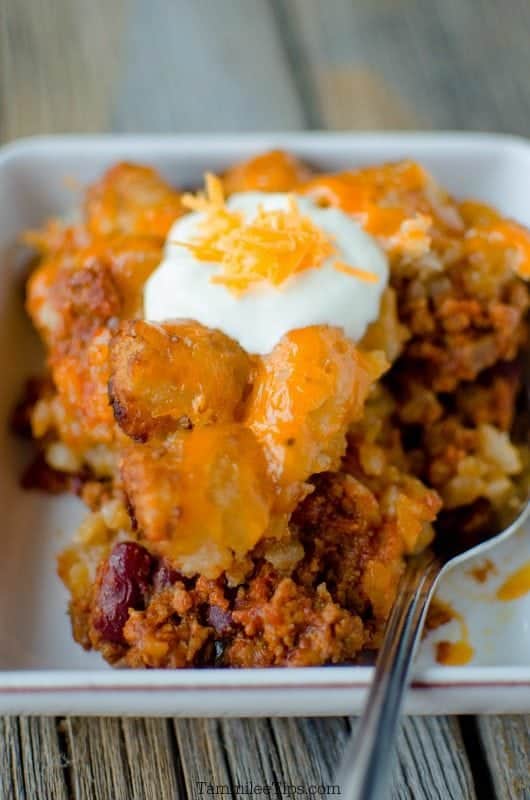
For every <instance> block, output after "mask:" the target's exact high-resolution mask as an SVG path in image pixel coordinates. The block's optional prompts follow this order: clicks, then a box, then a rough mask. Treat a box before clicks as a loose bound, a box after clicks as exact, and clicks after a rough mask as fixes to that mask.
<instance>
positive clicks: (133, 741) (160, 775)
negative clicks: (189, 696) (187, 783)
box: [121, 719, 178, 800]
mask: <svg viewBox="0 0 530 800" xmlns="http://www.w3.org/2000/svg"><path fill="white" fill-rule="evenodd" d="M121 728H122V732H123V737H124V740H125V751H126V754H127V763H128V765H129V772H130V776H131V785H132V795H131V796H132V797H134V798H135V800H136V798H139V799H141V798H144V797H145V798H149V799H151V798H154V797H157V798H160V800H163V798H168V800H173V798H176V797H177V793H178V780H177V770H176V758H175V756H176V754H175V753H174V750H173V737H172V731H171V728H170V723H169V722H167V721H166V720H160V719H159V720H157V719H124V720H122V723H121ZM155 787H156V789H157V791H156V792H154V789H155Z"/></svg>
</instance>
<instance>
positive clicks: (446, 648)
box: [431, 600, 475, 667]
mask: <svg viewBox="0 0 530 800" xmlns="http://www.w3.org/2000/svg"><path fill="white" fill-rule="evenodd" d="M435 602H436V606H435V614H436V616H437V617H438V619H439V621H438V624H442V625H443V624H444V623H445V622H449V621H450V620H451V619H454V620H456V622H458V625H459V627H460V639H459V640H458V641H456V642H449V641H442V642H437V643H436V661H437V662H438V664H444V665H445V666H448V667H459V666H463V665H464V664H468V663H469V662H470V661H471V659H472V658H473V656H474V655H475V650H474V648H473V647H472V646H471V645H470V644H469V632H468V629H467V625H466V623H465V620H464V618H463V616H462V615H461V614H459V613H458V611H455V610H454V608H453V607H452V606H450V605H449V603H444V602H442V601H441V600H436V601H435ZM432 627H437V626H434V625H431V628H432Z"/></svg>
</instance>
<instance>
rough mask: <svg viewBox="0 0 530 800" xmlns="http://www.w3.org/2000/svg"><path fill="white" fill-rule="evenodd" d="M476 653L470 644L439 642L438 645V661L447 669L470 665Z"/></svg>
mask: <svg viewBox="0 0 530 800" xmlns="http://www.w3.org/2000/svg"><path fill="white" fill-rule="evenodd" d="M474 655H475V651H474V650H473V648H472V647H471V645H470V644H469V643H468V642H465V641H458V642H438V644H437V645H436V661H437V662H438V663H439V664H444V665H445V666H447V667H460V666H462V665H463V664H468V663H469V662H470V661H471V659H472V658H473V656H474Z"/></svg>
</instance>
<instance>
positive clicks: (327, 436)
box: [246, 325, 383, 504]
mask: <svg viewBox="0 0 530 800" xmlns="http://www.w3.org/2000/svg"><path fill="white" fill-rule="evenodd" d="M382 367H383V359H382V357H379V356H378V355H376V354H368V353H361V352H360V351H359V350H358V349H357V348H356V347H355V345H354V344H353V342H352V341H351V340H349V339H348V338H346V336H345V335H344V334H343V332H342V331H341V330H340V329H338V328H332V327H328V326H323V325H322V326H321V325H315V326H311V327H308V328H300V329H298V330H295V331H291V332H290V333H288V334H286V335H285V336H284V337H283V338H282V340H281V341H280V343H279V344H278V345H277V346H276V347H275V348H274V350H273V351H272V353H271V354H270V355H268V356H266V357H265V358H264V359H263V360H262V362H261V366H260V367H259V369H258V374H257V377H256V380H255V382H254V386H253V390H252V394H251V396H250V399H249V403H248V410H247V416H246V424H248V425H249V426H250V427H251V429H252V430H253V431H254V433H255V434H256V436H257V437H258V439H259V441H260V442H262V444H263V445H264V448H265V451H266V454H267V457H268V460H269V465H270V469H271V472H272V474H273V475H274V477H275V479H276V480H277V481H278V483H279V484H280V485H281V486H282V487H284V488H285V489H286V490H288V492H289V494H288V497H286V502H287V503H288V504H292V503H293V502H296V501H297V500H298V499H299V493H300V482H301V481H302V482H303V481H305V480H307V478H309V476H310V475H312V474H314V473H317V472H324V471H326V470H333V469H337V467H338V466H339V461H340V458H341V457H342V455H343V452H344V449H345V434H346V430H347V428H348V426H349V425H350V424H351V423H352V422H353V421H355V420H356V419H358V418H359V417H360V416H361V413H362V410H363V404H364V401H365V399H366V395H367V393H368V390H369V388H370V386H371V384H372V382H373V381H374V380H375V379H376V378H377V377H378V376H379V375H380V374H381V372H382ZM291 495H292V496H291Z"/></svg>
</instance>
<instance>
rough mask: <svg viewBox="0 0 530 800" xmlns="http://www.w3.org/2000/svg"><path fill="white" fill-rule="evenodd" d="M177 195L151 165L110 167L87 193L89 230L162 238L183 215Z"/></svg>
mask: <svg viewBox="0 0 530 800" xmlns="http://www.w3.org/2000/svg"><path fill="white" fill-rule="evenodd" d="M182 211H183V209H182V206H181V202H180V194H179V193H178V192H176V191H175V190H174V189H172V188H171V186H169V185H168V184H167V183H166V182H165V181H164V180H163V179H162V178H161V177H160V175H159V174H158V173H157V171H156V170H154V169H151V167H144V166H140V165H137V164H127V163H121V164H117V165H116V166H115V167H112V168H111V169H109V170H108V171H107V172H106V173H105V175H103V177H102V178H101V180H99V181H98V182H97V183H95V184H93V185H92V186H90V187H89V189H88V191H87V194H86V201H85V213H86V219H87V225H88V228H89V230H90V231H91V233H94V234H96V235H98V236H101V235H103V236H107V235H109V234H140V235H145V236H158V237H160V238H164V237H165V236H166V234H167V232H168V231H169V229H170V227H171V225H172V224H173V222H174V220H175V219H176V218H177V217H178V216H180V214H182Z"/></svg>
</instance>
